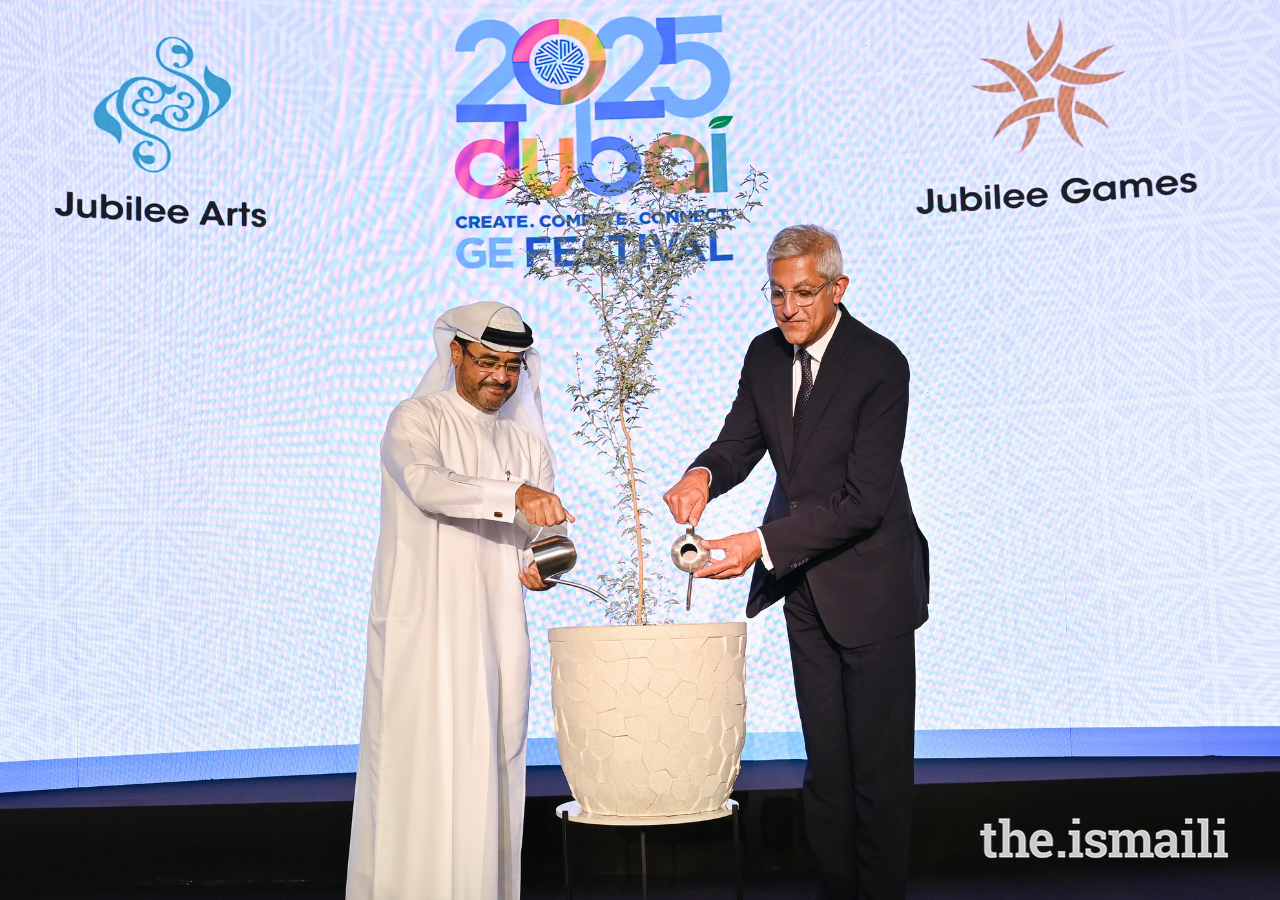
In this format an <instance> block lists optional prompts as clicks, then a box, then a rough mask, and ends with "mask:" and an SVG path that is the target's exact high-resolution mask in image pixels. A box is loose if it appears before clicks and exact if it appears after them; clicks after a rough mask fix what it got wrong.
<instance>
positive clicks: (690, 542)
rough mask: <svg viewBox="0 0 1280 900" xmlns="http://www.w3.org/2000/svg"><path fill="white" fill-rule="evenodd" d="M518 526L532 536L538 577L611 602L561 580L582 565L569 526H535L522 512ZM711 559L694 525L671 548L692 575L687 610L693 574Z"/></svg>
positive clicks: (688, 603) (673, 556)
mask: <svg viewBox="0 0 1280 900" xmlns="http://www.w3.org/2000/svg"><path fill="white" fill-rule="evenodd" d="M516 524H517V525H518V526H519V527H520V528H522V529H524V531H525V532H526V533H527V534H528V535H529V538H530V545H529V549H530V551H531V552H532V553H533V564H534V565H535V566H537V567H538V574H539V575H540V576H541V577H542V580H543V581H544V582H545V583H546V584H563V585H567V586H568V587H575V588H579V589H580V590H584V591H586V592H587V593H589V594H595V595H596V596H597V597H599V598H600V599H601V600H603V601H605V602H606V603H607V602H609V598H607V597H606V596H605V595H604V594H602V593H600V591H598V590H596V589H595V588H593V587H589V586H587V585H585V584H582V583H580V582H577V581H570V580H568V579H567V578H561V577H560V576H561V575H563V574H564V573H565V572H568V571H570V570H572V569H573V567H574V566H575V565H577V564H578V548H577V547H575V546H574V544H573V541H571V540H570V539H569V528H568V526H567V525H551V526H542V525H533V524H530V522H529V520H528V519H526V518H525V517H524V513H521V512H517V513H516ZM710 559H711V551H710V550H709V549H708V548H707V545H706V542H705V541H704V540H703V539H702V537H701V536H700V535H697V534H695V533H694V531H693V526H692V525H689V526H688V527H687V528H686V529H685V533H684V534H682V535H680V537H678V538H676V541H675V543H674V544H672V545H671V561H672V562H673V563H675V566H676V568H677V569H679V570H680V571H681V572H688V573H689V589H688V591H687V592H686V594H685V598H684V608H685V610H686V611H688V610H689V609H690V608H691V607H692V605H693V573H694V572H696V571H698V570H699V569H701V568H702V567H703V566H705V565H706V564H707V561H708V560H710Z"/></svg>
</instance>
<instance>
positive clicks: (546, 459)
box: [534, 441, 556, 493]
mask: <svg viewBox="0 0 1280 900" xmlns="http://www.w3.org/2000/svg"><path fill="white" fill-rule="evenodd" d="M538 449H539V450H540V451H541V452H542V462H541V463H540V465H539V468H538V482H537V484H535V485H534V487H536V488H538V489H539V490H543V491H550V492H551V493H555V490H556V470H555V469H553V468H552V467H551V451H550V450H549V449H548V448H547V446H546V445H545V444H543V443H542V442H541V441H539V442H538Z"/></svg>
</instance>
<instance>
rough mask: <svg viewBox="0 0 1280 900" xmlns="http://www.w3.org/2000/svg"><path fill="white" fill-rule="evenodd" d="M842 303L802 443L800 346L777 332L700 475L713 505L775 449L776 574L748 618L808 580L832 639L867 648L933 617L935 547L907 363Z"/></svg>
mask: <svg viewBox="0 0 1280 900" xmlns="http://www.w3.org/2000/svg"><path fill="white" fill-rule="evenodd" d="M840 308H841V311H842V312H843V313H844V314H843V315H842V316H841V317H840V320H839V322H838V323H837V325H836V331H835V334H834V335H833V336H832V339H831V342H830V343H829V344H828V345H827V351H826V353H825V354H824V355H823V359H822V364H821V365H820V366H819V367H818V374H817V377H816V378H815V380H814V384H813V392H812V393H811V394H810V396H809V402H808V405H807V406H806V407H805V413H804V419H803V421H802V423H801V427H800V434H799V435H798V436H797V438H796V440H795V441H794V445H793V441H792V436H791V366H792V362H793V353H794V351H793V348H792V346H791V344H789V343H787V340H786V338H784V337H783V336H782V331H781V329H778V328H774V329H773V330H771V331H767V332H765V333H764V334H762V335H760V336H758V337H757V338H756V339H755V340H753V341H752V342H751V346H750V347H749V348H748V349H747V358H746V360H745V362H743V365H742V376H741V378H740V379H739V381H738V396H737V397H736V398H735V399H734V401H733V406H732V407H731V408H730V410H729V414H728V415H727V416H726V417H725V420H724V427H723V428H721V429H720V436H719V437H718V438H716V441H715V443H713V444H712V445H711V446H710V447H708V448H707V449H706V450H705V451H703V452H702V453H701V454H700V455H699V456H698V458H697V459H696V460H694V462H693V464H692V465H691V466H690V468H695V467H698V466H704V467H706V468H707V469H709V470H710V471H711V496H712V497H713V498H714V497H718V496H719V495H721V494H723V493H725V492H726V491H728V490H730V489H731V488H733V487H736V486H737V485H738V484H740V483H741V482H742V481H743V480H744V479H745V478H746V477H747V476H748V475H749V474H750V473H751V470H752V469H753V468H754V467H755V464H756V463H757V462H759V460H760V458H761V457H762V456H763V455H764V454H765V452H766V451H768V453H769V458H770V459H771V460H772V461H773V467H774V470H775V471H776V472H777V474H778V480H777V482H776V483H775V484H774V487H773V495H772V496H771V497H770V498H769V507H768V509H767V510H766V512H765V516H764V524H763V525H761V526H760V531H761V533H762V534H764V539H765V544H766V545H767V547H768V549H769V557H770V559H771V560H772V562H773V565H774V569H773V572H770V571H769V570H767V569H765V567H764V565H763V563H757V564H756V567H755V571H754V572H753V573H752V578H751V593H750V594H749V596H748V599H747V615H748V616H751V617H754V616H756V615H757V614H759V613H760V611H761V610H763V609H766V608H767V607H769V606H770V605H771V604H773V603H775V602H777V601H778V600H779V599H781V598H782V597H784V596H786V595H787V594H789V593H791V592H792V591H795V590H796V589H797V588H798V587H799V585H800V584H801V581H802V579H804V578H807V579H808V582H809V589H810V591H811V592H812V594H813V599H814V602H815V603H816V604H817V607H818V613H819V615H821V617H822V621H823V624H825V625H826V627H827V630H828V631H829V632H830V633H831V636H832V637H833V638H835V640H836V641H837V643H839V644H841V645H843V646H845V647H860V646H862V645H864V644H869V643H873V642H875V641H881V640H885V639H887V638H891V637H897V636H898V635H901V634H906V633H907V632H909V631H912V630H914V629H915V628H918V627H919V626H920V625H921V624H923V623H924V621H925V620H926V619H927V618H928V617H929V608H928V604H929V544H928V542H927V541H926V540H925V538H924V535H923V534H921V533H920V529H919V528H918V527H917V525H916V520H915V515H914V514H913V512H912V510H911V498H910V497H909V496H908V494H907V482H906V479H905V478H904V476H903V472H902V462H901V460H902V442H903V438H904V436H905V433H906V427H907V388H908V382H909V381H910V378H911V372H910V368H909V367H908V365H907V359H906V357H905V356H903V355H902V352H901V351H899V350H898V348H897V347H896V346H894V344H893V342H892V341H890V340H888V339H887V338H884V337H882V336H880V335H878V334H876V333H875V332H874V331H872V330H871V329H870V328H868V327H867V326H865V325H863V324H862V323H861V322H859V321H858V320H857V319H855V318H854V317H853V316H851V315H849V312H848V310H846V309H845V308H844V306H843V305H841V307H840Z"/></svg>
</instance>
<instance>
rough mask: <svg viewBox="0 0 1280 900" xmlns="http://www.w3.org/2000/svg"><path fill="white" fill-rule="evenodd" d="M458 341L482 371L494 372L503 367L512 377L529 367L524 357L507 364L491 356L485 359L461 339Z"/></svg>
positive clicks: (464, 351) (463, 350)
mask: <svg viewBox="0 0 1280 900" xmlns="http://www.w3.org/2000/svg"><path fill="white" fill-rule="evenodd" d="M458 343H459V346H461V347H462V352H463V353H465V354H467V356H470V357H471V361H472V362H474V363H475V364H476V368H477V369H479V370H480V371H481V372H490V373H492V372H496V371H498V370H499V369H502V370H504V371H505V372H506V373H507V374H508V375H510V376H511V377H512V378H515V377H517V376H518V375H519V374H520V370H521V369H527V368H529V367H528V365H526V364H525V361H524V359H523V358H522V359H520V360H517V361H516V362H509V363H506V364H503V363H501V362H499V361H498V360H496V359H492V358H489V357H485V358H484V359H481V358H480V357H478V356H476V355H475V354H474V353H472V352H471V351H470V350H469V349H468V348H467V346H466V345H465V344H463V343H462V342H461V341H459V342H458Z"/></svg>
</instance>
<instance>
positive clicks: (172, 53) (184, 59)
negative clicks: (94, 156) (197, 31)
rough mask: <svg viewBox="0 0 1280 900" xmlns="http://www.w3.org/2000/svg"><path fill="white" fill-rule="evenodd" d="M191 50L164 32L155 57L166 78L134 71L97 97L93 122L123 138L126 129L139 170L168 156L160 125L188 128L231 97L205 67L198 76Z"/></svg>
mask: <svg viewBox="0 0 1280 900" xmlns="http://www.w3.org/2000/svg"><path fill="white" fill-rule="evenodd" d="M194 59H195V52H194V51H193V50H192V49H191V45H190V44H188V43H187V42H186V41H184V40H183V39H182V38H179V37H167V38H165V39H164V40H162V41H160V43H159V44H157V45H156V62H158V63H159V64H160V68H161V69H163V70H164V71H165V73H166V74H167V76H168V77H165V76H161V77H159V78H156V77H152V76H150V75H138V76H135V77H133V78H129V79H127V80H125V82H124V83H123V84H121V85H120V87H118V88H116V89H115V90H114V91H112V92H111V93H110V94H108V95H107V96H106V97H104V98H103V99H102V102H101V103H99V104H98V105H97V107H96V108H95V109H94V111H93V122H94V124H95V125H97V126H98V127H99V128H101V129H102V130H103V131H105V132H106V133H107V134H109V135H111V136H112V137H114V138H115V139H116V142H117V143H123V142H124V137H125V129H128V133H129V137H130V140H134V141H136V142H135V143H134V145H133V152H132V155H133V161H134V162H135V163H136V164H137V166H138V168H140V169H142V170H143V171H144V172H153V173H154V172H163V171H164V170H165V169H166V168H168V166H169V162H170V160H172V158H173V152H172V150H171V149H170V147H169V143H168V142H167V141H166V140H165V139H164V138H163V137H161V136H160V130H161V129H166V130H168V131H172V132H179V133H183V132H192V131H196V130H198V129H200V128H202V127H203V126H204V124H205V123H206V122H208V121H209V119H210V118H211V117H213V116H215V115H217V114H218V113H220V112H221V111H222V110H223V109H224V108H225V107H226V105H227V101H228V100H229V99H230V97H231V85H230V84H228V83H227V82H226V80H225V79H223V78H220V77H219V76H217V75H215V74H214V73H213V72H211V71H210V70H209V67H208V66H205V68H204V73H203V74H202V75H201V77H200V79H199V80H197V79H195V78H193V77H192V75H191V74H190V73H189V72H188V70H191V71H192V72H194V69H192V62H193V61H194Z"/></svg>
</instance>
